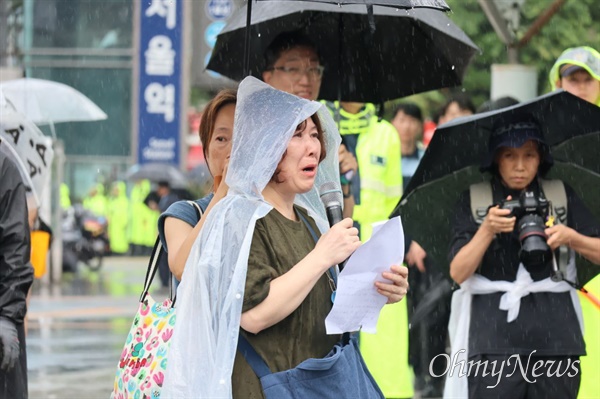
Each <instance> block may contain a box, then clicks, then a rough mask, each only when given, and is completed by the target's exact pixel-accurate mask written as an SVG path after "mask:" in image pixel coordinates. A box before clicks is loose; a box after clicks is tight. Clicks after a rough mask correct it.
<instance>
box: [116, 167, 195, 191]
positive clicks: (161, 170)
mask: <svg viewBox="0 0 600 399" xmlns="http://www.w3.org/2000/svg"><path fill="white" fill-rule="evenodd" d="M125 178H126V179H127V180H132V181H135V180H142V179H148V180H150V181H151V182H153V183H158V182H161V181H166V182H168V183H169V185H170V186H171V187H173V188H184V187H186V186H187V185H188V180H187V178H186V177H185V175H184V174H183V173H182V172H181V171H180V170H179V169H177V168H176V167H174V166H173V165H168V164H162V163H147V164H143V165H133V166H132V167H131V168H129V170H128V171H127V173H126V175H125Z"/></svg>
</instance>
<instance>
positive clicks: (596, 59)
mask: <svg viewBox="0 0 600 399" xmlns="http://www.w3.org/2000/svg"><path fill="white" fill-rule="evenodd" d="M549 78H550V85H551V86H552V90H555V89H560V88H562V89H564V90H566V91H568V92H569V93H571V94H573V95H576V96H577V97H579V98H582V99H584V100H586V101H588V102H590V103H592V104H596V105H598V106H600V53H599V52H598V51H597V50H595V49H594V48H592V47H587V46H583V47H572V48H568V49H566V50H565V51H563V53H562V54H561V55H560V57H558V59H557V60H556V62H555V63H554V65H553V66H552V69H551V70H550V76H549Z"/></svg>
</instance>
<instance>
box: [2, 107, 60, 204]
mask: <svg viewBox="0 0 600 399" xmlns="http://www.w3.org/2000/svg"><path fill="white" fill-rule="evenodd" d="M0 151H2V152H4V153H5V154H7V155H8V156H9V157H11V158H12V159H13V161H15V163H16V164H17V165H18V166H19V171H20V172H21V175H22V176H23V180H24V181H25V183H26V185H27V186H28V187H29V188H30V189H31V190H32V192H33V196H34V198H35V200H36V202H37V205H38V206H41V205H42V203H41V198H42V192H43V191H44V189H45V188H46V187H47V186H48V184H50V175H51V172H52V160H53V159H54V150H53V149H52V140H51V139H50V137H48V136H45V135H44V134H43V133H42V132H41V131H40V129H39V128H38V127H37V126H36V125H35V124H34V123H33V122H31V121H30V120H28V119H27V117H26V116H25V115H23V114H21V113H19V112H17V110H15V109H14V107H13V106H12V105H11V104H10V103H9V102H7V101H5V100H4V98H3V97H2V96H0Z"/></svg>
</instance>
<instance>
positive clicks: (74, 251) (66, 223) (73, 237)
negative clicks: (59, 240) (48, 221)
mask: <svg viewBox="0 0 600 399" xmlns="http://www.w3.org/2000/svg"><path fill="white" fill-rule="evenodd" d="M107 227H108V222H107V220H106V218H105V217H102V216H96V215H94V214H93V213H92V212H90V211H89V210H87V209H84V208H83V206H81V205H80V204H76V205H74V206H72V207H70V208H69V209H67V210H66V211H65V212H64V213H63V220H62V235H63V271H64V272H76V271H77V265H78V263H79V262H83V263H84V264H85V265H86V266H87V267H88V268H89V269H90V270H92V271H98V270H100V268H101V267H102V262H103V260H104V256H106V255H108V254H110V244H109V241H108V235H107Z"/></svg>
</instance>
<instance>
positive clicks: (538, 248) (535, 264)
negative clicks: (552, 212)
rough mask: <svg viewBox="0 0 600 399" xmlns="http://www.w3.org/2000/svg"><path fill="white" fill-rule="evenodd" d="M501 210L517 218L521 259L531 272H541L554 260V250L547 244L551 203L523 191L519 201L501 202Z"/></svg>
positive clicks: (531, 192) (532, 193) (530, 192)
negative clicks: (547, 222)
mask: <svg viewBox="0 0 600 399" xmlns="http://www.w3.org/2000/svg"><path fill="white" fill-rule="evenodd" d="M499 205H500V208H501V209H508V210H510V215H508V217H513V216H515V217H516V218H517V220H516V225H517V231H518V233H519V241H520V242H521V250H520V252H519V258H520V260H521V262H523V265H524V266H525V267H526V268H527V269H528V270H529V271H530V272H532V271H541V270H543V269H544V267H545V266H546V265H547V264H548V262H550V261H551V260H552V250H551V249H550V247H549V246H548V244H547V243H546V240H547V238H548V237H547V236H546V234H545V233H544V230H545V229H546V226H545V223H544V222H545V220H546V218H547V217H548V212H549V209H550V203H549V202H548V200H547V199H546V198H544V197H538V196H536V195H535V193H534V192H533V191H526V190H525V191H523V192H521V195H520V196H519V198H518V199H515V200H510V201H507V200H504V201H501V202H500V204H499Z"/></svg>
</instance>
